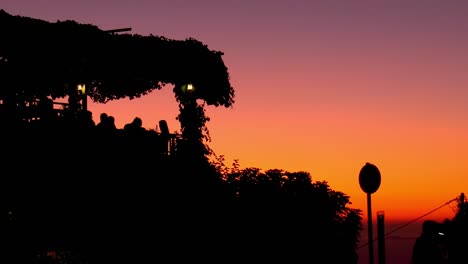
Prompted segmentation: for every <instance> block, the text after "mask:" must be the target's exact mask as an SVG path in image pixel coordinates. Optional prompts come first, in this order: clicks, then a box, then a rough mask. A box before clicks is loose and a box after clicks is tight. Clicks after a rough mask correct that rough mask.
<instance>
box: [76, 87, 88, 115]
mask: <svg viewBox="0 0 468 264" xmlns="http://www.w3.org/2000/svg"><path fill="white" fill-rule="evenodd" d="M77 90H78V94H79V96H80V97H81V98H80V99H81V102H82V108H83V109H82V110H83V111H84V112H86V111H87V110H88V98H87V96H86V85H85V84H78V86H77Z"/></svg>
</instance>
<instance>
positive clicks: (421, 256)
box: [411, 220, 447, 264]
mask: <svg viewBox="0 0 468 264" xmlns="http://www.w3.org/2000/svg"><path fill="white" fill-rule="evenodd" d="M440 229H441V225H440V224H439V223H437V222H436V221H432V220H426V221H424V222H423V224H422V232H421V235H420V236H419V237H418V238H416V241H415V243H414V246H413V255H412V258H411V264H445V263H447V261H446V257H445V253H444V251H443V249H444V245H443V242H442V240H441V238H440V237H441V236H443V233H441V232H440Z"/></svg>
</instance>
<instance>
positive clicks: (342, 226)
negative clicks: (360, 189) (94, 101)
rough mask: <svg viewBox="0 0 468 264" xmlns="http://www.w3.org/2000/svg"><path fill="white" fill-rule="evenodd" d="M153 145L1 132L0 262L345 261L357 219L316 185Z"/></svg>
mask: <svg viewBox="0 0 468 264" xmlns="http://www.w3.org/2000/svg"><path fill="white" fill-rule="evenodd" d="M35 125H36V124H35ZM28 126H30V124H29V125H28ZM109 132H110V131H109ZM161 142H163V139H162V136H161V135H160V134H157V133H155V132H153V131H147V130H145V131H144V132H142V133H141V134H131V133H128V131H125V130H123V129H116V130H114V131H112V133H111V134H105V135H103V134H102V133H101V131H99V130H98V129H97V128H96V126H92V127H86V128H78V127H76V126H75V127H73V129H71V128H70V127H68V126H58V127H54V128H53V129H51V128H50V127H49V128H47V129H43V128H42V127H40V126H39V125H38V124H37V126H35V127H34V126H33V127H28V128H24V127H23V128H22V129H18V128H17V129H12V130H9V129H8V128H6V129H4V130H3V132H2V146H4V147H3V150H2V151H3V153H4V159H3V161H2V167H3V170H2V171H3V177H2V178H1V181H2V183H1V186H2V192H1V195H2V197H1V199H2V205H3V206H2V227H3V232H2V233H3V234H4V235H2V240H3V242H5V243H4V245H7V246H6V247H4V248H3V249H5V250H6V251H5V252H4V254H2V258H8V259H9V260H8V262H4V263H40V261H51V262H45V263H88V262H89V263H113V262H117V261H122V260H124V261H126V262H127V263H147V262H153V261H154V262H158V261H164V262H166V261H169V262H179V261H209V262H217V263H220V262H221V263H230V262H243V263H247V262H251V261H261V262H264V261H272V260H280V259H283V260H285V261H286V263H298V262H303V261H304V260H310V261H319V260H325V259H326V260H327V261H333V263H356V261H357V256H356V252H355V248H356V243H357V241H358V234H359V231H360V227H361V223H360V220H361V217H360V212H359V211H358V210H355V209H350V208H349V207H348V205H349V201H348V197H347V196H346V195H345V194H343V193H341V192H337V191H334V190H332V189H331V188H330V187H329V186H328V185H327V183H326V182H312V181H311V177H310V175H309V173H307V172H294V173H292V172H286V171H282V170H269V171H266V172H261V171H260V170H258V169H255V168H251V169H242V170H241V169H239V168H238V167H237V166H233V168H226V166H225V165H224V164H223V160H222V157H220V158H218V159H217V160H216V161H214V162H211V163H210V162H208V159H206V157H197V156H194V153H193V152H191V151H190V149H184V143H183V140H181V141H179V149H178V150H177V152H176V153H172V155H167V154H165V153H164V151H163V150H164V147H161V146H167V145H164V144H162V145H161V144H160V143H161ZM331 251H333V252H336V254H330V252H331ZM54 258H55V259H56V260H57V261H59V260H60V261H62V262H53V261H54V260H53V259H54ZM63 261H65V262H63ZM2 262H3V261H2Z"/></svg>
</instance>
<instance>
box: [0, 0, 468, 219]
mask: <svg viewBox="0 0 468 264" xmlns="http://www.w3.org/2000/svg"><path fill="white" fill-rule="evenodd" d="M0 9H4V10H5V11H6V12H8V13H10V14H12V15H21V16H27V17H32V18H38V19H42V20H46V21H49V22H56V21H58V20H61V21H63V20H75V21H77V22H80V23H85V24H93V25H96V26H98V27H99V28H101V29H103V30H108V29H116V28H126V27H130V28H132V31H131V33H134V34H141V35H150V34H152V35H159V36H164V37H167V38H171V39H178V40H182V39H186V38H190V37H191V38H195V39H197V40H199V41H201V42H203V43H204V44H206V45H208V48H210V49H212V50H219V51H222V52H224V56H223V59H224V62H225V64H226V66H227V67H228V70H229V73H230V76H231V83H232V86H233V87H234V89H235V93H236V97H235V103H234V105H233V107H232V108H215V107H211V106H210V107H208V108H207V109H208V110H207V115H208V116H209V117H210V118H211V121H210V122H208V124H207V126H208V128H209V131H210V135H211V138H212V141H211V142H209V143H208V144H209V146H210V147H211V148H212V149H213V150H214V151H215V153H216V154H218V155H224V156H225V157H226V159H227V162H228V164H230V163H231V162H232V161H233V160H234V159H238V160H239V162H240V165H241V167H257V168H261V169H274V168H278V169H284V170H288V171H308V172H310V173H311V175H312V179H313V180H316V181H327V182H328V183H329V184H330V186H331V188H332V189H334V190H337V191H342V192H344V193H346V194H348V195H349V196H350V197H351V201H352V205H351V206H352V207H354V208H360V209H362V210H363V213H364V214H363V217H364V218H366V195H365V193H364V192H363V191H362V190H361V189H360V187H359V183H358V174H359V171H360V169H361V168H362V166H364V164H365V163H366V162H370V163H373V164H375V165H376V166H377V167H378V168H379V169H380V172H381V174H382V184H381V186H380V188H379V190H378V191H377V192H376V193H375V194H373V195H372V209H373V212H374V215H375V214H376V212H377V211H380V210H382V211H384V212H385V216H386V219H389V220H399V219H403V220H408V219H414V218H416V217H419V216H421V215H423V214H425V213H427V212H429V211H430V210H432V209H434V208H436V207H438V206H440V205H442V204H443V203H445V202H447V201H449V200H450V199H452V198H455V197H457V196H458V195H460V193H461V192H465V193H466V192H468V160H467V159H468V136H467V135H468V74H467V70H468V16H467V15H466V14H467V11H468V1H462V0H460V1H458V0H453V1H452V0H444V1H441V0H439V1H435V0H420V1H416V0H414V1H411V0H405V1H403V0H401V1H400V0H388V1H385V0H373V1H371V0H368V1H364V0H362V1H361V0H356V1H349V0H347V1H338V0H328V1H327V0H323V1H322V0H316V1H306V0H304V1H299V0H284V1H283V0H281V1H280V0H268V1H267V0H249V1H247V0H246V1H241V0H239V1H216V0H198V1H189V0H187V1H183V0H165V1H163V0H132V1H124V0H113V1H111V0H107V1H105V0H81V1H71V0H1V1H0ZM37 41H40V40H39V39H38V40H37ZM77 41H86V40H77ZM155 63H157V62H155ZM194 67H196V65H194ZM89 109H90V110H91V111H92V112H93V115H94V118H95V120H96V121H98V117H99V114H100V113H102V112H106V113H108V114H110V115H113V116H114V117H115V118H116V124H117V127H120V128H121V127H123V125H124V124H125V123H129V122H131V121H132V119H133V118H134V117H135V116H138V117H141V118H142V120H143V125H144V126H145V127H146V128H155V126H156V124H157V123H158V121H159V120H160V119H165V120H167V122H168V124H169V129H170V130H171V131H178V130H180V124H179V123H178V121H177V120H176V116H177V114H178V106H177V103H176V100H175V98H174V96H173V94H172V87H169V86H168V87H165V88H163V90H161V91H155V92H153V93H151V94H150V95H147V96H145V97H143V98H139V99H135V100H131V101H130V100H119V101H114V102H111V103H108V104H104V105H97V104H94V103H90V105H89ZM455 205H456V204H454V203H452V204H450V206H445V207H444V208H442V209H441V210H438V211H437V212H436V213H434V214H431V215H430V218H433V219H436V220H442V219H444V218H446V217H447V218H451V217H452V216H453V214H454V211H453V208H454V207H455Z"/></svg>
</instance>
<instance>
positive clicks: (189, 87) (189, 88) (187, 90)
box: [181, 83, 195, 93]
mask: <svg viewBox="0 0 468 264" xmlns="http://www.w3.org/2000/svg"><path fill="white" fill-rule="evenodd" d="M181 89H182V92H184V93H190V92H193V91H194V90H195V87H194V86H193V84H191V83H189V84H184V85H182V86H181Z"/></svg>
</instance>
